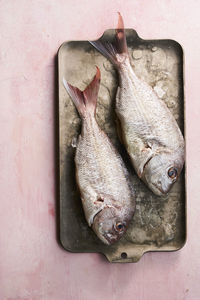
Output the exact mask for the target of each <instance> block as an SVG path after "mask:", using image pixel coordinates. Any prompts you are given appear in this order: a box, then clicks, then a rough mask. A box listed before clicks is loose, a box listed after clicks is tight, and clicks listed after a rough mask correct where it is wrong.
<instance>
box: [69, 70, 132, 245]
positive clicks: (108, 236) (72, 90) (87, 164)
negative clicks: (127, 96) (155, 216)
mask: <svg viewBox="0 0 200 300" xmlns="http://www.w3.org/2000/svg"><path fill="white" fill-rule="evenodd" d="M63 83H64V86H65V88H66V90H67V92H68V93H69V95H70V96H71V98H72V100H73V102H74V104H75V106H76V108H77V110H78V112H79V114H80V117H81V119H82V131H81V134H80V135H79V138H78V142H77V146H76V155H75V165H76V179H77V184H78V186H79V189H80V193H81V199H82V204H83V209H84V213H85V217H86V220H87V222H88V225H89V226H91V227H92V229H93V230H94V232H95V233H96V234H97V236H98V237H99V238H100V239H101V241H102V242H104V243H105V244H112V243H114V242H116V241H117V240H119V239H120V238H121V236H122V235H123V234H124V233H125V232H126V230H127V227H128V224H129V223H130V221H131V219H132V217H133V214H134V211H135V198H134V192H133V189H132V187H131V184H130V182H129V178H128V173H127V170H126V168H125V166H124V163H123V161H122V158H121V157H120V155H119V154H118V153H117V151H116V149H115V148H114V146H113V145H112V144H111V142H110V140H109V138H108V137H107V135H106V134H105V133H104V132H103V131H102V130H101V129H100V128H99V126H98V124H97V122H96V119H95V112H96V103H97V96H98V91H99V85H100V70H99V69H98V68H97V72H96V75H95V77H94V79H93V80H92V82H91V83H90V84H89V85H88V86H87V87H86V89H85V90H84V91H83V92H82V91H80V90H79V89H78V88H76V87H73V86H72V85H70V84H69V83H67V82H66V80H65V79H64V78H63Z"/></svg>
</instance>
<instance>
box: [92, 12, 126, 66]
mask: <svg viewBox="0 0 200 300" xmlns="http://www.w3.org/2000/svg"><path fill="white" fill-rule="evenodd" d="M118 15H119V16H118V25H117V28H116V34H115V41H113V43H111V42H105V41H99V40H97V41H89V42H90V44H92V45H93V46H94V47H95V48H96V49H97V50H98V51H99V52H100V53H101V54H103V55H104V56H105V57H106V58H108V59H109V60H110V61H111V62H112V63H113V64H114V65H117V66H118V65H119V64H120V62H121V59H118V57H117V56H118V55H120V54H121V55H123V56H124V55H125V56H128V48H127V43H126V35H125V30H124V22H123V18H122V16H121V14H120V13H119V12H118Z"/></svg>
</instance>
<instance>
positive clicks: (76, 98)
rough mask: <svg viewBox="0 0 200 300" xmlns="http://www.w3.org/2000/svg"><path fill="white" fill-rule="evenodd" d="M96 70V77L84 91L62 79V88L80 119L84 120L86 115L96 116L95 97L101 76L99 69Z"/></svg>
mask: <svg viewBox="0 0 200 300" xmlns="http://www.w3.org/2000/svg"><path fill="white" fill-rule="evenodd" d="M96 68H97V71H96V75H95V76H94V78H93V80H92V81H91V82H90V84H89V85H88V86H87V87H86V89H85V90H84V91H81V90H79V89H78V88H77V87H74V86H72V85H71V84H69V83H68V82H67V81H66V80H65V78H63V84H64V87H65V88H66V90H67V92H68V94H69V95H70V97H71V98H72V101H73V103H74V105H75V106H76V108H77V110H78V112H79V114H80V116H81V117H82V118H85V117H86V116H87V115H88V114H90V115H93V116H95V114H96V105H97V96H98V92H99V86H100V76H101V74H100V70H99V68H98V67H96Z"/></svg>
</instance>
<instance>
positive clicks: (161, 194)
mask: <svg viewBox="0 0 200 300" xmlns="http://www.w3.org/2000/svg"><path fill="white" fill-rule="evenodd" d="M152 185H153V189H154V190H153V192H154V193H155V194H156V195H158V196H163V195H165V194H166V193H165V192H164V191H163V189H162V188H161V187H158V186H157V185H156V184H155V183H152Z"/></svg>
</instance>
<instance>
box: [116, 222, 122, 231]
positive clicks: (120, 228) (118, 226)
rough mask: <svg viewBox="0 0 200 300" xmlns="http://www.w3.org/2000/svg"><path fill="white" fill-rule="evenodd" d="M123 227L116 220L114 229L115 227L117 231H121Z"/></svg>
mask: <svg viewBox="0 0 200 300" xmlns="http://www.w3.org/2000/svg"><path fill="white" fill-rule="evenodd" d="M123 228H124V225H123V224H122V223H121V222H118V223H117V224H116V229H117V230H118V231H121V230H122V229H123Z"/></svg>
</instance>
